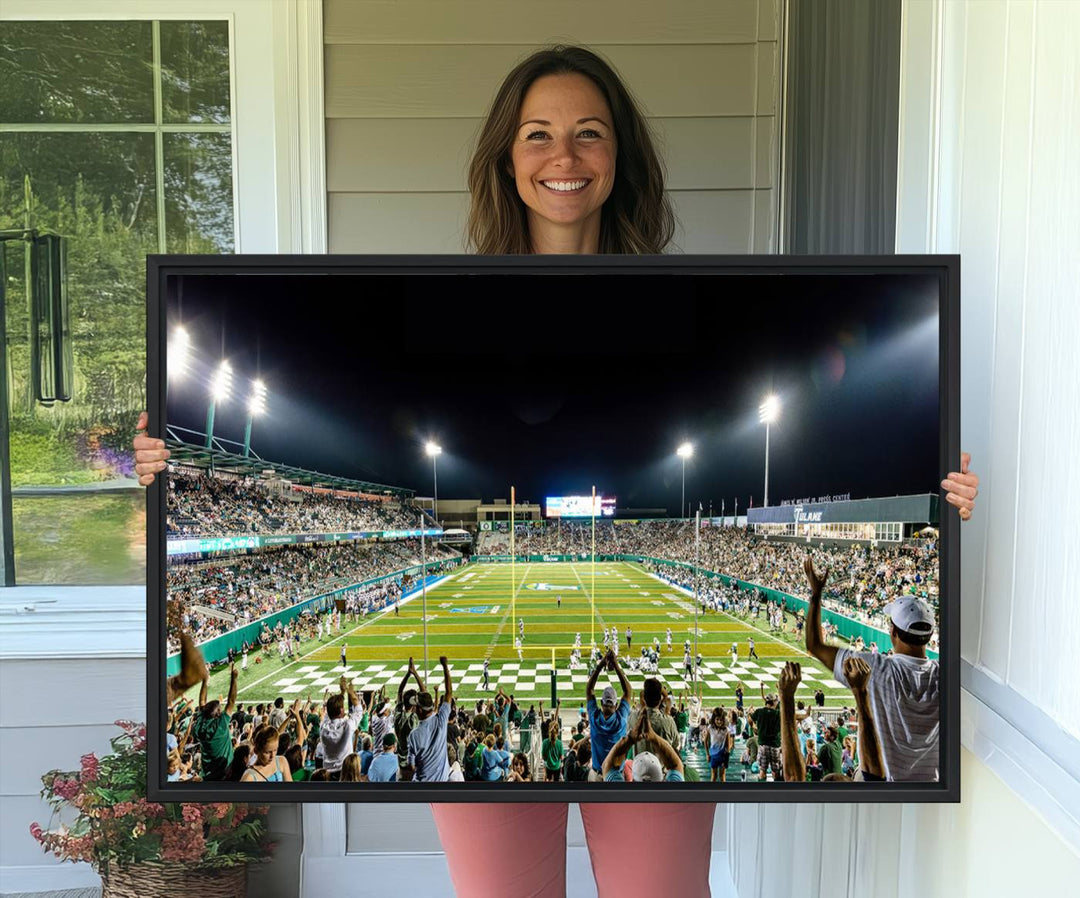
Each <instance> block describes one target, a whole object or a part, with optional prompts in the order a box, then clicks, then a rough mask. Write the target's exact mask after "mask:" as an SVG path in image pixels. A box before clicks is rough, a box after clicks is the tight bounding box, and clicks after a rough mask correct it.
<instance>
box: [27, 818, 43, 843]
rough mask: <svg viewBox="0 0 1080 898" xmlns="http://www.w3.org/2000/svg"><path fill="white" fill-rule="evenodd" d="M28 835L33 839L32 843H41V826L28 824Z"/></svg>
mask: <svg viewBox="0 0 1080 898" xmlns="http://www.w3.org/2000/svg"><path fill="white" fill-rule="evenodd" d="M30 835H32V836H33V837H34V841H36V842H41V841H42V829H41V826H40V825H39V824H37V823H31V824H30Z"/></svg>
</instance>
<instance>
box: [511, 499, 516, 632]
mask: <svg viewBox="0 0 1080 898" xmlns="http://www.w3.org/2000/svg"><path fill="white" fill-rule="evenodd" d="M516 495H517V493H516V492H515V490H514V488H513V487H510V645H511V647H512V646H513V645H514V639H515V636H514V634H515V633H517V605H516V604H515V602H516V600H517V575H516V574H515V573H514V571H515V570H516V567H515V563H516V561H517V549H516V542H515V540H514V505H515V504H516V503H517V499H516Z"/></svg>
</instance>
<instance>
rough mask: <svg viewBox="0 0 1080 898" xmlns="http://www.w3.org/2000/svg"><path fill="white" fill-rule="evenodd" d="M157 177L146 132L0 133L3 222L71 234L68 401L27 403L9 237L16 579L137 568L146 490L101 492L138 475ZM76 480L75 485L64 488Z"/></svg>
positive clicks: (125, 577)
mask: <svg viewBox="0 0 1080 898" xmlns="http://www.w3.org/2000/svg"><path fill="white" fill-rule="evenodd" d="M27 183H28V185H29V197H28V196H27ZM154 183H155V179H154V136H153V134H116V133H108V134H102V133H94V134H85V133H84V134H79V133H64V134H33V133H31V134H11V133H7V134H0V229H7V228H18V227H23V226H24V225H25V224H26V223H27V221H29V224H30V225H31V226H32V227H35V228H38V229H41V230H47V231H50V232H53V233H58V234H61V235H64V236H65V237H66V238H67V239H68V251H67V262H68V281H67V286H68V298H69V306H70V310H71V311H70V316H71V317H70V325H71V331H72V344H73V359H74V375H75V376H74V395H73V398H72V401H71V402H58V403H56V404H55V405H53V406H52V407H45V406H43V405H41V404H39V403H37V402H35V401H34V398H33V384H32V383H31V381H30V361H29V338H28V330H29V320H28V318H29V316H28V310H27V295H26V279H25V268H24V249H23V247H24V244H23V243H22V242H21V241H8V242H7V243H6V244H5V253H6V261H7V265H6V269H7V281H6V284H5V286H6V288H7V289H6V302H5V322H4V324H5V327H6V334H7V341H8V358H7V364H8V382H9V388H10V423H11V480H12V487H13V493H14V500H13V503H12V505H13V508H12V513H13V519H14V520H13V527H12V529H13V533H14V540H15V553H16V568H15V570H16V578H17V581H18V582H19V583H35V582H48V583H80V584H88V583H137V582H139V581H140V578H142V577H144V576H145V558H144V554H143V553H142V551H135V550H134V549H133V548H132V546H133V545H134V541H135V540H139V541H140V542H144V540H145V538H144V536H143V533H144V532H145V513H144V511H143V508H144V503H145V497H144V496H142V494H141V491H140V490H137V489H134V490H131V491H130V493H129V494H128V495H124V494H120V495H113V494H108V495H102V494H101V493H100V489H101V488H102V486H106V488H111V489H116V488H120V489H122V488H123V486H124V485H127V486H129V487H130V486H132V485H133V484H134V481H133V474H134V472H133V469H132V460H131V451H130V445H131V436H132V434H133V432H134V425H135V419H136V416H137V414H138V412H139V410H140V409H141V408H142V407H143V406H144V404H145V388H146V349H145V346H146V299H145V284H146V254H147V253H152V252H156V251H157V215H156V211H155V201H156V191H155V187H154ZM28 208H29V213H28V211H27V210H28ZM28 216H29V218H28ZM42 488H45V489H42ZM73 488H81V489H83V490H85V491H82V492H78V493H74V494H72V493H70V492H64V491H65V490H67V491H70V490H72V489H73ZM50 490H51V491H52V493H53V496H52V497H50V496H49V495H48V493H49V491H50ZM28 491H29V493H30V494H29V495H28Z"/></svg>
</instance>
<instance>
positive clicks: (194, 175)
mask: <svg viewBox="0 0 1080 898" xmlns="http://www.w3.org/2000/svg"><path fill="white" fill-rule="evenodd" d="M233 245H234V241H233V205H232V138H231V136H230V135H229V134H166V135H165V246H166V250H165V251H166V252H169V253H231V252H232V251H233Z"/></svg>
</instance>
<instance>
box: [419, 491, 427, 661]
mask: <svg viewBox="0 0 1080 898" xmlns="http://www.w3.org/2000/svg"><path fill="white" fill-rule="evenodd" d="M426 552H427V550H426V549H425V546H424V514H423V512H421V513H420V583H421V584H422V585H421V587H420V588H421V589H422V590H423V593H424V600H423V615H424V675H425V676H427V675H428V673H429V670H428V646H427V554H426Z"/></svg>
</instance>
